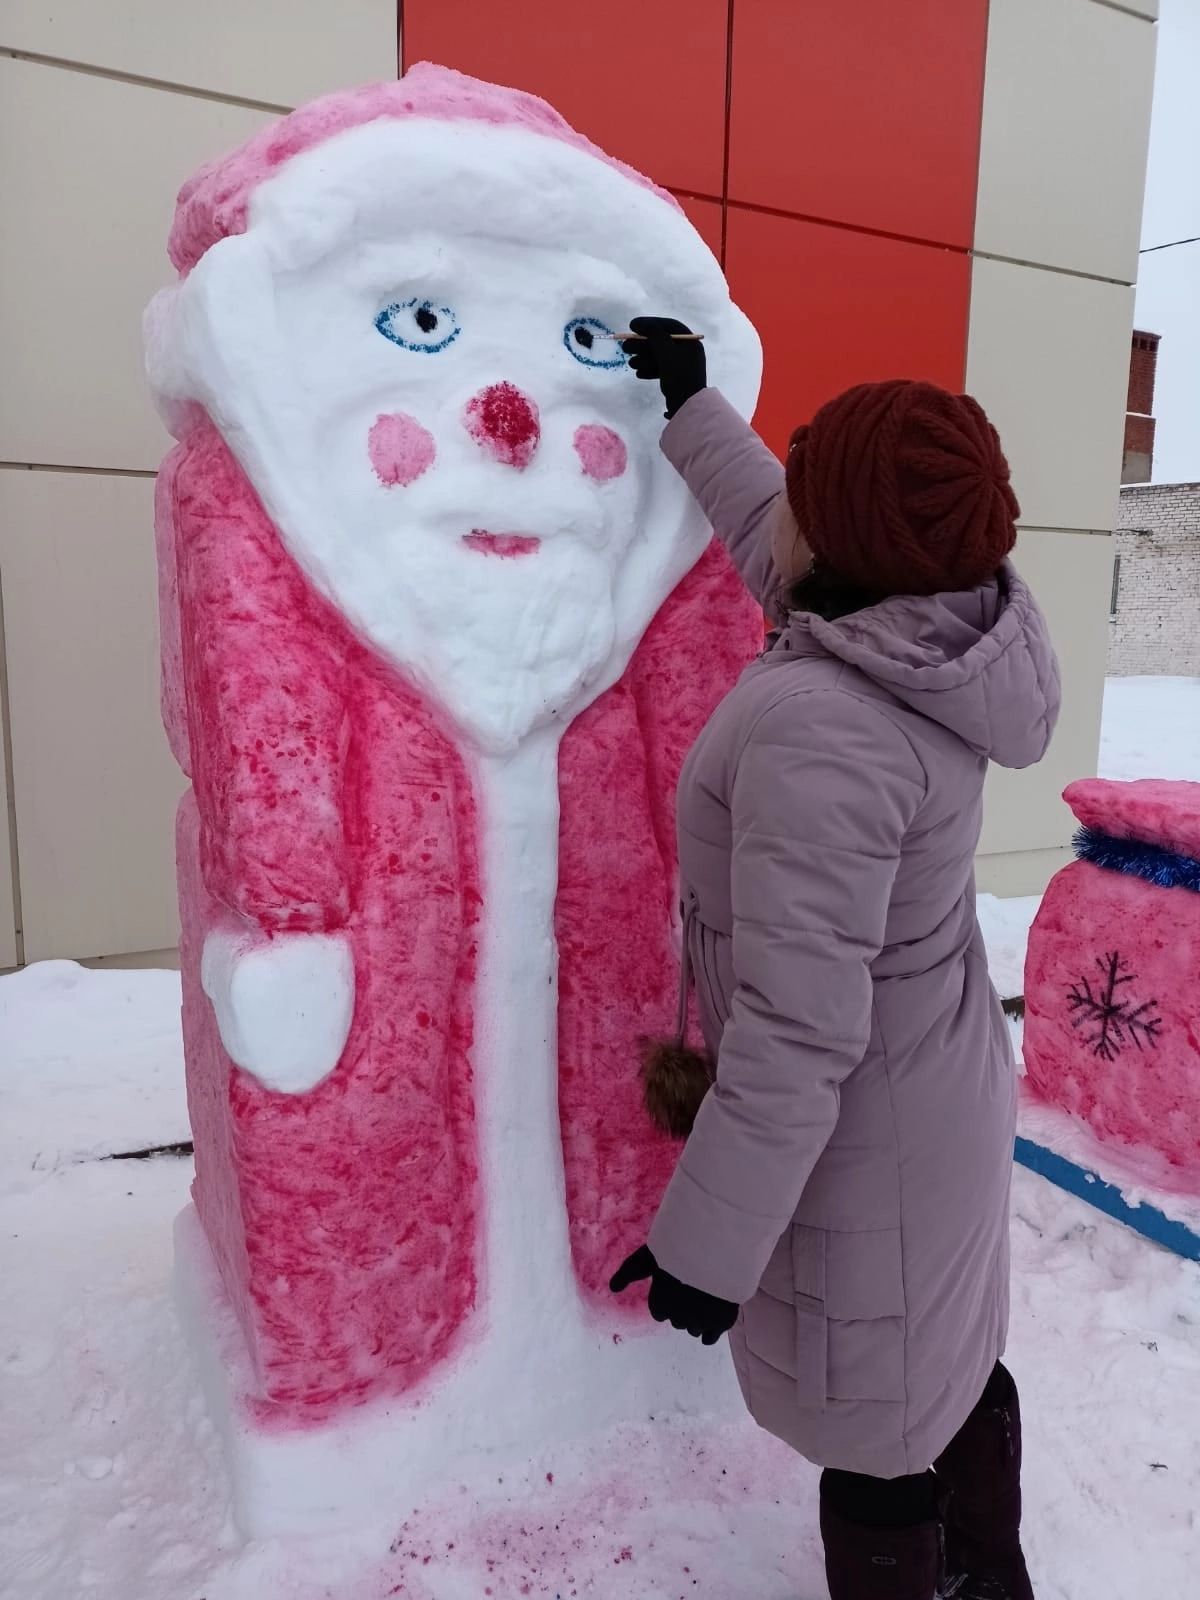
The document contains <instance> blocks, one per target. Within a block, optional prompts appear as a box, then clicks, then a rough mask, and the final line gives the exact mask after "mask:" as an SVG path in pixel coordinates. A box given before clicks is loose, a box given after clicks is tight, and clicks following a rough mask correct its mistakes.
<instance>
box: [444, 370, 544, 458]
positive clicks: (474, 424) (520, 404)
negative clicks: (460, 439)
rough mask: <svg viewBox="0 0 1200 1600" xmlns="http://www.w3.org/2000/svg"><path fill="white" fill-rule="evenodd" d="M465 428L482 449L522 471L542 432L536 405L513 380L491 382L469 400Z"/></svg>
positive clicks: (531, 456)
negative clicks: (509, 381) (510, 381)
mask: <svg viewBox="0 0 1200 1600" xmlns="http://www.w3.org/2000/svg"><path fill="white" fill-rule="evenodd" d="M463 420H464V422H465V423H466V428H467V432H468V433H469V434H470V435H471V437H472V439H474V440H475V442H476V444H477V445H478V446H479V447H480V449H481V450H486V451H487V453H488V455H490V456H491V457H492V458H493V459H494V460H496V461H502V462H503V463H504V465H505V466H506V467H516V468H517V470H518V471H523V470H524V469H525V468H526V467H527V466H528V465H529V463H530V462H531V461H532V460H533V454H534V451H535V450H536V449H537V447H538V440H539V439H540V438H541V436H542V430H541V426H540V425H539V423H538V413H537V407H536V406H535V405H534V403H533V401H532V400H530V399H529V398H528V396H526V395H523V394H522V393H521V391H520V389H518V388H517V386H516V384H513V383H492V384H489V385H488V387H487V388H486V389H481V390H480V391H479V393H478V394H477V395H476V396H475V397H474V399H472V400H470V401H468V403H467V411H466V416H465V417H464V419H463Z"/></svg>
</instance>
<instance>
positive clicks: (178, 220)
mask: <svg viewBox="0 0 1200 1600" xmlns="http://www.w3.org/2000/svg"><path fill="white" fill-rule="evenodd" d="M405 117H414V118H422V117H425V118H430V119H435V120H437V121H442V122H454V121H465V122H489V123H491V124H493V126H495V127H510V128H511V127H520V128H527V129H528V130H529V132H530V133H536V134H541V135H542V136H543V137H545V138H548V139H558V140H560V141H561V142H562V143H564V144H569V145H572V146H574V148H575V149H576V150H582V151H584V152H585V153H586V154H588V155H591V156H594V157H595V158H596V160H598V161H603V162H604V163H605V164H606V165H607V166H610V167H615V168H616V169H617V171H618V172H623V173H624V174H625V176H626V177H627V178H629V179H631V180H632V181H633V182H634V183H637V184H640V185H641V186H642V187H643V188H646V189H650V190H652V191H653V192H654V193H655V194H658V195H660V196H661V197H662V199H664V200H665V201H666V202H667V203H668V204H669V205H670V206H672V207H673V208H674V209H675V210H677V211H678V210H680V209H681V207H680V206H679V203H678V201H677V200H676V199H675V198H674V196H673V195H671V194H668V193H667V191H666V190H665V189H660V188H659V187H658V185H657V184H655V183H651V181H650V179H649V178H646V177H644V176H643V175H642V174H641V173H640V172H637V171H635V170H634V168H633V167H630V166H627V165H626V163H625V162H623V161H618V160H617V159H616V158H615V157H614V156H610V155H606V154H605V153H604V151H603V150H601V149H600V148H599V147H598V146H597V145H594V144H593V143H592V142H591V140H590V139H587V138H585V137H584V135H583V134H581V133H576V131H575V130H574V128H572V127H571V125H570V123H568V122H567V121H566V120H565V119H564V118H563V117H561V116H560V115H559V114H558V112H557V111H555V110H554V108H553V106H550V105H547V103H546V102H545V101H544V100H540V99H539V98H538V97H537V95H534V94H527V93H526V92H525V91H524V90H522V89H506V88H503V87H502V86H501V85H499V84H495V83H485V82H483V81H482V80H481V79H479V78H470V77H467V75H466V74H465V73H462V72H455V71H453V70H452V69H451V68H449V67H438V66H434V65H433V64H432V63H431V62H428V61H423V62H418V63H417V65H415V66H412V67H410V68H409V70H408V71H407V72H406V73H405V75H404V77H403V78H400V79H397V80H396V81H395V82H389V83H368V84H364V85H363V86H362V87H361V88H359V89H344V90H340V91H338V92H337V93H335V94H328V95H324V96H323V97H322V98H321V99H320V100H313V101H312V102H311V103H310V104H309V105H306V106H301V107H300V109H299V110H298V111H293V112H292V113H291V114H290V116H286V117H284V118H283V119H282V121H280V122H276V123H272V124H271V126H270V127H268V128H264V129H263V131H262V132H261V133H258V134H255V136H254V138H252V139H251V140H249V141H248V142H247V143H246V144H244V145H242V147H241V148H240V149H239V150H235V151H234V152H233V154H232V155H226V156H222V157H220V158H219V159H218V160H216V161H212V162H210V163H209V164H208V165H207V166H205V167H202V168H201V169H200V171H199V172H197V173H196V175H195V176H194V177H192V178H189V179H188V181H187V182H186V183H185V184H184V186H183V188H182V189H181V190H180V191H179V199H178V203H177V205H176V208H175V220H174V223H173V224H172V227H171V235H170V238H169V240H168V242H167V250H168V254H169V255H170V258H171V263H172V265H173V266H174V267H175V268H176V269H177V270H178V271H179V272H180V273H181V274H185V273H187V272H190V271H191V269H192V268H193V267H194V266H195V265H196V263H197V261H199V260H200V257H201V256H202V255H203V254H204V252H205V251H206V250H207V249H208V248H209V247H210V246H211V245H214V244H215V243H216V242H217V240H218V239H223V238H225V237H226V236H227V235H228V234H232V233H244V232H245V229H246V220H247V212H248V210H249V206H250V199H251V196H252V195H253V193H254V191H255V190H256V189H257V188H258V186H259V184H261V183H263V182H265V181H266V180H267V179H268V178H273V177H274V176H275V175H276V173H277V172H278V171H279V169H280V168H281V167H283V166H284V165H285V164H286V163H287V162H288V161H290V160H291V159H292V157H293V156H297V155H300V154H302V153H303V152H304V151H306V150H312V149H315V148H316V146H318V145H321V144H324V143H325V141H326V140H327V139H332V138H334V137H335V136H336V135H337V134H339V133H345V132H346V131H347V130H348V129H350V128H359V127H362V126H363V125H364V124H365V123H368V122H376V121H378V120H379V119H381V118H389V119H396V120H398V119H401V118H405Z"/></svg>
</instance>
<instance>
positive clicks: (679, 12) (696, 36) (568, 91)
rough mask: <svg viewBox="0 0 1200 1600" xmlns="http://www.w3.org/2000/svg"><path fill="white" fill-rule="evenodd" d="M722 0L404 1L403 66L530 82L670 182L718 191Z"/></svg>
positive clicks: (584, 128)
mask: <svg viewBox="0 0 1200 1600" xmlns="http://www.w3.org/2000/svg"><path fill="white" fill-rule="evenodd" d="M728 24H729V5H728V0H652V3H650V4H647V3H646V0H605V3H604V4H602V5H601V4H597V3H596V0H553V4H548V3H547V0H404V11H403V33H402V38H401V46H402V49H403V59H404V65H405V67H409V66H411V65H412V64H413V63H414V62H416V61H436V62H439V63H440V64H441V65H442V66H446V67H457V68H458V69H459V70H460V71H461V72H469V73H472V74H473V75H474V76H475V77H478V78H489V79H491V80H492V81H493V82H495V83H506V84H511V85H513V86H514V87H516V88H519V89H529V90H532V92H533V93H534V94H540V95H542V96H543V97H544V98H545V99H547V100H549V102H550V103H551V105H553V106H554V107H555V108H556V109H557V110H559V111H561V112H562V114H563V116H564V117H566V118H567V120H568V121H569V122H571V123H572V124H573V125H574V126H575V127H576V128H578V129H579V131H580V132H581V133H585V134H587V136H588V137H589V138H590V139H593V140H595V142H596V143H597V144H598V145H599V146H600V147H601V148H602V149H603V150H606V151H607V152H608V153H609V154H610V155H614V156H619V157H621V159H622V160H624V161H628V162H629V163H630V165H632V166H634V167H637V168H638V170H639V171H641V172H644V173H646V174H647V176H649V177H651V178H654V179H655V180H656V181H657V182H658V183H661V184H663V185H665V186H667V187H669V188H672V189H687V190H691V191H692V192H694V193H697V194H708V195H713V196H715V197H717V198H720V196H721V195H722V193H723V176H724V164H725V67H726V56H727V49H728V31H729V27H728Z"/></svg>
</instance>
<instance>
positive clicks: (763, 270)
mask: <svg viewBox="0 0 1200 1600" xmlns="http://www.w3.org/2000/svg"><path fill="white" fill-rule="evenodd" d="M725 270H726V272H727V274H728V277H729V284H730V288H731V290H732V292H733V297H734V299H735V300H736V301H737V302H738V304H739V305H740V306H741V307H742V309H743V310H744V311H745V312H746V315H747V316H748V317H749V318H750V320H751V321H752V322H753V323H754V324H755V325H756V327H757V328H758V331H759V333H760V334H761V336H762V342H763V350H764V355H765V360H766V368H765V371H764V374H763V391H762V398H761V400H760V402H759V408H758V414H757V416H756V417H755V426H756V427H757V428H758V431H759V432H760V433H761V434H762V436H763V438H764V439H765V440H766V441H767V443H768V444H769V445H770V446H771V448H772V449H773V450H775V451H776V452H777V453H778V454H779V455H782V454H783V453H784V451H785V450H786V448H787V441H788V437H789V435H790V433H791V430H792V429H793V428H794V427H796V426H797V425H798V424H799V423H801V422H807V421H808V420H809V418H810V417H811V416H812V414H813V412H814V411H815V410H816V409H817V407H818V406H820V405H821V404H822V402H823V401H825V400H828V399H830V398H831V397H832V396H833V395H835V394H838V393H840V391H841V390H843V389H846V388H849V387H850V385H851V384H855V383H865V382H868V381H870V380H873V379H877V378H925V379H928V380H929V381H930V382H932V383H940V384H942V385H944V386H945V387H946V388H951V389H958V388H961V387H962V383H963V375H964V370H965V355H966V334H967V313H968V307H969V297H970V260H969V257H967V256H966V255H964V254H962V253H960V252H959V251H956V250H946V249H939V248H936V247H934V246H930V245H917V244H908V243H905V242H903V241H901V240H897V239H887V238H881V237H879V236H878V235H873V234H863V233H856V232H855V231H854V230H853V229H850V228H831V227H823V226H821V225H820V224H818V223H811V222H801V221H799V220H797V219H796V218H793V217H777V216H772V215H768V214H766V213H764V212H758V211H745V210H742V209H741V208H739V207H737V206H730V208H729V214H728V224H727V235H726V262H725Z"/></svg>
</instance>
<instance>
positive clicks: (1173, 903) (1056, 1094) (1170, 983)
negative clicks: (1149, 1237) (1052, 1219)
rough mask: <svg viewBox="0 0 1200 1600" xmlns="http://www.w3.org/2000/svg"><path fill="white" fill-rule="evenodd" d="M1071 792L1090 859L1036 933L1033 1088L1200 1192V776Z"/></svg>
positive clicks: (1053, 891)
mask: <svg viewBox="0 0 1200 1600" xmlns="http://www.w3.org/2000/svg"><path fill="white" fill-rule="evenodd" d="M1065 798H1066V800H1067V802H1068V804H1069V805H1070V806H1071V808H1072V810H1073V811H1074V812H1075V815H1076V816H1077V817H1078V819H1079V822H1080V824H1081V827H1080V832H1079V834H1078V836H1077V838H1076V854H1077V855H1078V858H1079V859H1078V860H1077V861H1076V862H1074V863H1073V864H1072V865H1071V866H1069V867H1067V868H1066V869H1065V870H1064V871H1063V872H1060V873H1059V875H1058V876H1057V878H1055V880H1054V882H1053V883H1052V884H1051V885H1050V889H1049V891H1048V892H1047V894H1046V898H1045V900H1044V901H1043V903H1042V908H1041V911H1040V913H1039V914H1038V918H1037V921H1036V922H1035V924H1034V927H1033V932H1032V934H1031V936H1030V942H1029V957H1028V962H1027V965H1026V971H1025V1001H1026V1007H1027V1020H1026V1031H1025V1064H1026V1071H1027V1074H1028V1083H1029V1088H1030V1090H1031V1091H1032V1094H1033V1095H1034V1096H1035V1097H1036V1098H1037V1099H1038V1100H1040V1101H1041V1102H1042V1103H1044V1104H1049V1105H1050V1106H1053V1107H1056V1108H1058V1109H1059V1110H1061V1111H1065V1112H1068V1113H1070V1114H1071V1115H1072V1116H1073V1117H1075V1118H1077V1119H1079V1120H1081V1121H1082V1122H1083V1123H1085V1124H1086V1125H1087V1128H1088V1129H1089V1130H1090V1132H1091V1134H1092V1135H1093V1136H1094V1138H1095V1140H1096V1141H1098V1143H1099V1144H1100V1145H1102V1146H1104V1147H1106V1148H1108V1149H1110V1150H1111V1151H1112V1152H1113V1154H1114V1155H1115V1156H1117V1157H1118V1158H1119V1159H1121V1160H1122V1161H1128V1160H1129V1159H1131V1158H1132V1159H1134V1160H1135V1161H1136V1164H1137V1171H1138V1172H1139V1174H1141V1175H1143V1176H1144V1178H1145V1179H1146V1181H1147V1182H1148V1184H1149V1185H1150V1186H1151V1187H1152V1188H1154V1189H1157V1190H1159V1191H1161V1192H1162V1193H1165V1194H1176V1195H1200V783H1171V782H1166V781H1160V780H1152V781H1146V782H1141V783H1108V782H1104V781H1101V780H1095V781H1089V782H1084V783H1077V784H1074V785H1073V786H1072V787H1071V788H1070V789H1068V790H1067V792H1066V796H1065Z"/></svg>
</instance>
